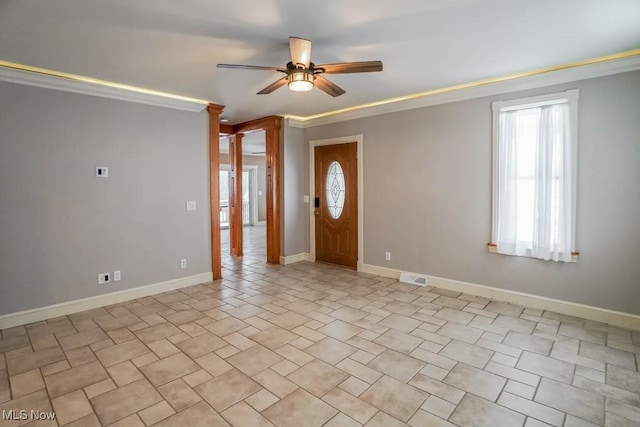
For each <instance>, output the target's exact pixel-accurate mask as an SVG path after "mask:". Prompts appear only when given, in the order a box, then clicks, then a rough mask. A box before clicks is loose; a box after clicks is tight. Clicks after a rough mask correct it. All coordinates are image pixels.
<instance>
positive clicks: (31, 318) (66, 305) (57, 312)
mask: <svg viewBox="0 0 640 427" xmlns="http://www.w3.org/2000/svg"><path fill="white" fill-rule="evenodd" d="M212 278H213V275H212V273H211V272H208V273H201V274H196V275H193V276H187V277H180V278H178V279H173V280H167V281H166V282H160V283H153V284H150V285H144V286H139V287H137V288H132V289H125V290H123V291H117V292H111V293H108V294H104V295H96V296H94V297H89V298H82V299H77V300H73V301H67V302H63V303H60V304H54V305H49V306H46V307H39V308H33V309H31V310H24V311H19V312H17V313H9V314H3V315H1V316H0V329H7V328H11V327H14V326H20V325H26V324H29V323H33V322H39V321H41V320H47V319H53V318H55V317H60V316H65V315H67V314H71V313H77V312H79V311H85V310H91V309H92V308H98V307H104V306H107V305H111V304H117V303H121V302H124V301H129V300H133V299H136V298H142V297H146V296H149V295H155V294H159V293H162V292H167V291H172V290H174V289H180V288H186V287H187V286H193V285H197V284H200V283H205V282H210V281H211V280H212Z"/></svg>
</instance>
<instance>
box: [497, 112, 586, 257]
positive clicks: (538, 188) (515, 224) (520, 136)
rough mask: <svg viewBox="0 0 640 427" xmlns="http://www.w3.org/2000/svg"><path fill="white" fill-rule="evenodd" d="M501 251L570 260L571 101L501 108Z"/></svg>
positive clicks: (572, 237) (572, 209) (572, 208)
mask: <svg viewBox="0 0 640 427" xmlns="http://www.w3.org/2000/svg"><path fill="white" fill-rule="evenodd" d="M498 126H499V129H498V132H499V133H498V158H497V160H498V173H497V221H496V230H495V239H496V241H495V243H496V247H497V248H496V250H497V252H498V253H502V254H507V255H520V256H528V257H533V258H540V259H544V260H553V261H565V262H571V260H572V254H571V253H572V251H573V250H574V247H575V231H574V230H575V227H574V222H575V221H574V219H575V206H574V203H575V202H574V200H575V197H574V194H573V192H574V188H575V182H574V180H575V178H574V177H575V173H574V168H575V160H576V159H575V158H574V157H575V152H576V150H575V147H573V146H572V145H573V142H572V141H575V139H573V140H572V138H571V135H570V129H571V126H570V115H569V105H568V104H567V103H561V104H552V105H542V106H537V107H533V108H523V109H512V110H506V111H500V113H499V123H498Z"/></svg>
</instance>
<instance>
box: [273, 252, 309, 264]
mask: <svg viewBox="0 0 640 427" xmlns="http://www.w3.org/2000/svg"><path fill="white" fill-rule="evenodd" d="M300 261H311V254H309V253H306V252H302V253H299V254H295V255H289V256H281V257H280V264H282V265H289V264H293V263H294V262H300Z"/></svg>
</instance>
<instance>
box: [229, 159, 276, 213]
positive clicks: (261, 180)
mask: <svg viewBox="0 0 640 427" xmlns="http://www.w3.org/2000/svg"><path fill="white" fill-rule="evenodd" d="M220 164H221V165H228V164H229V154H227V153H220ZM242 164H243V165H247V166H258V172H257V174H258V191H262V195H260V194H258V221H266V220H267V170H266V163H265V157H264V156H246V155H244V156H242Z"/></svg>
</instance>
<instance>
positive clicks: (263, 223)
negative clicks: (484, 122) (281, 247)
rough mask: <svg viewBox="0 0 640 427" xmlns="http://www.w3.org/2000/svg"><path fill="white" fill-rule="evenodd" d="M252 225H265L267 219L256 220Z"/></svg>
mask: <svg viewBox="0 0 640 427" xmlns="http://www.w3.org/2000/svg"><path fill="white" fill-rule="evenodd" d="M253 225H267V221H256V222H254V223H253Z"/></svg>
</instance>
